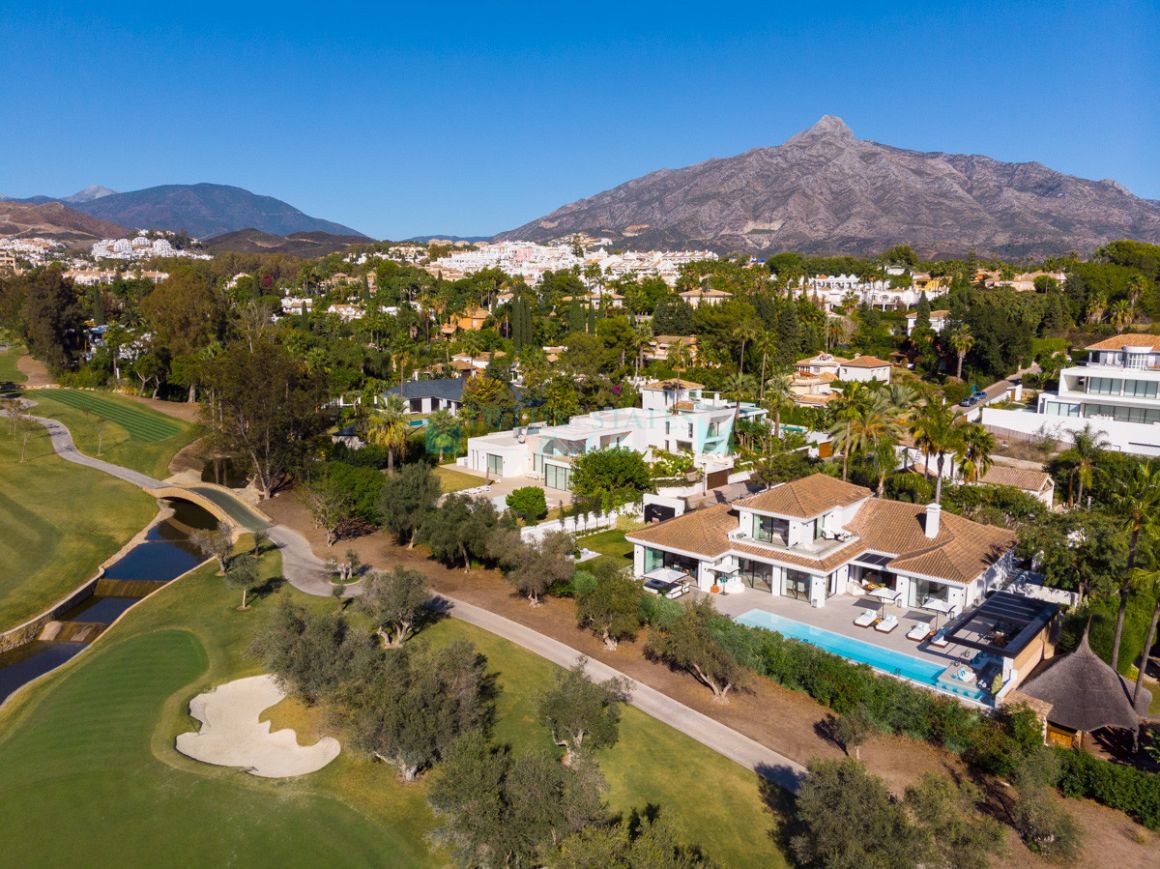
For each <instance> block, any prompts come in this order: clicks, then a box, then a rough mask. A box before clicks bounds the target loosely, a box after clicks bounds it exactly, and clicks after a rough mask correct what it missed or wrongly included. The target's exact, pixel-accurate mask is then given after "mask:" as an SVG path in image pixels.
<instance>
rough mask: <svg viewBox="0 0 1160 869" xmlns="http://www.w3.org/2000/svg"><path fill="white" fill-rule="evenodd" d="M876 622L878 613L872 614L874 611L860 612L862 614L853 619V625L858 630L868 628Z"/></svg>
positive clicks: (865, 610)
mask: <svg viewBox="0 0 1160 869" xmlns="http://www.w3.org/2000/svg"><path fill="white" fill-rule="evenodd" d="M876 621H878V613H876V612H874V610H868V609H864V610H862V614H861V615H859V616H858V617H857V618H856V619H854V624H856V625H857V626H858V627H860V628H868V627H870V626H871V625H872V624H874V622H876Z"/></svg>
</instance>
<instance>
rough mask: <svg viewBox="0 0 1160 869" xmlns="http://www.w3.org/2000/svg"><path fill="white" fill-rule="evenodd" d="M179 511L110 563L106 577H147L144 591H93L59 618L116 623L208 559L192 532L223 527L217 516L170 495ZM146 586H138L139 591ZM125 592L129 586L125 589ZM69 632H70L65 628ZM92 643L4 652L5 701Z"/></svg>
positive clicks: (0, 694) (0, 672) (42, 644)
mask: <svg viewBox="0 0 1160 869" xmlns="http://www.w3.org/2000/svg"><path fill="white" fill-rule="evenodd" d="M165 504H166V506H168V507H170V508H172V509H173V515H171V516H169V517H168V518H166V519H164V520H162V521H161V522H158V523H157V524H156V525H154V526H153V527H152V528H150V529H149V531H148V532H147V533H146V535H145V540H144V541H143V542H141V543H139V544H137V545H136V546H134V547H133V548H132V549H130V550H129V551H128V552H126V553H125V554H124V555H123V556H122V557H121V558H119V559H117V561H115V562H113V564H111V565H109V567H108V569H107V570H106V571H105V573H104V575H103V576H102V577H101V578H102V579H108V580H130V581H132V580H136V581H140V580H145V581H146V582H147V583H148V585H146V586H145V588H144V589H143V594H141V595H139V596H136V597H132V596H127V595H125V594H120V595H102V594H93V595H92V596H90V597H88V598H86V599H85V600H83V601H81V602H80V603H79V604H77V605H76V606H75V607H73V608H72V609H70V610H68V611H67V612H65V613H63V614H62V615H61V616H59V617H58V618H57V619H56V620H57V621H59V622H65V623H68V622H73V623H84V624H91V625H98V626H100V628H99V629H98V630H97V631H94V632H92V633H91V636H93V637H95V636H96V635H97V633H99V630H101V629H104V628H105V627H107V626H108V625H111V624H112V623H113V622H115V621H116V620H117V619H118V618H120V617H121V616H122V615H123V614H124V613H125V611H126V610H128V609H129V607H131V606H133V604H135V603H137V601H139V600H141V598H142V597H143V596H144V595H147V594H150V593H151V592H152V591H155V590H156V589H158V588H160V587H161V586H163V585H164V584H165V583H167V582H169V581H170V580H173V579H176V578H177V577H179V576H181V575H182V574H183V573H185V572H187V571H189V570H192V569H193V568H194V567H196V566H197V565H198V564H200V563H201V562H202V561H204V560H205V558H204V557H203V556H202V555H201V553H199V552H198V551H197V547H195V546H194V545H193V544H192V543H191V542H190V536H191V535H192V534H193V533H194V531H197V530H199V529H206V530H208V529H210V528H216V527H217V519H216V518H215V517H214V516H213V515H212V514H211V513H209V512H208V511H207V510H204V509H203V508H201V507H199V506H197V505H196V504H193V503H190V502H189V501H182V500H178V499H166V501H165ZM138 589H140V586H138V587H137V589H135V590H138ZM122 590H123V589H122ZM62 635H64V636H67V635H68V634H67V632H62ZM86 645H88V643H85V642H57V641H44V640H35V641H33V642H31V643H27V644H25V645H23V646H20V647H19V648H16V649H12V650H11V651H8V652H4V653H0V702H3V701H4V699H5V698H7V697H8V696H9V695H10V694H11V693H12V692H13V691H15V690H16V689H17V688H19V687H20V686H21V685H24V684H26V683H28V682H31V681H32V680H33V679H35V678H37V677H38V676H42V675H44V674H45V673H48V672H50V671H52V670H55V669H56V668H57V667H59V666H60V665H61V664H63V663H64V662H65V661H67V660H69V659H70V658H72V657H73V656H74V655H76V654H78V653H79V652H80V651H82V650H83V649H84V648H85V646H86Z"/></svg>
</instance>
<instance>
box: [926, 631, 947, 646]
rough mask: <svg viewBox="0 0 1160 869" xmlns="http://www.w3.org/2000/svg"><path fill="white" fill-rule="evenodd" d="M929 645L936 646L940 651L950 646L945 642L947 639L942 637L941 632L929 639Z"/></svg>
mask: <svg viewBox="0 0 1160 869" xmlns="http://www.w3.org/2000/svg"><path fill="white" fill-rule="evenodd" d="M930 644H931V645H932V646H938V648H940V649H941V648H944V647H945V646H949V645H950V643H948V642H947V638H946V637H944V636H943V632H942V631H939V632H938V633H937V634H935V635H934V636H933V637H931V638H930Z"/></svg>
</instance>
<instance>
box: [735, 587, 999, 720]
mask: <svg viewBox="0 0 1160 869" xmlns="http://www.w3.org/2000/svg"><path fill="white" fill-rule="evenodd" d="M736 620H737V622H738V623H740V624H743V625H748V626H749V627H751V628H764V629H765V630H767V631H776V632H777V633H779V634H781V635H782V636H783V637H788V638H789V639H791V640H800V641H801V642H803V643H809V644H810V645H811V646H817V647H818V648H819V649H822V650H824V651H827V652H830V653H831V654H834V655H837V656H839V657H841V658H846V659H847V660H850V661H856V662H857V663H859V664H868V665H869V666H871V667H873V668H874V669H875V670H879V671H880V672H883V673H887V674H889V675H891V676H897V677H899V678H902V679H910V680H912V681H914V682H919V683H921V684H923V685H928V686H930V687H931V688H936V689H938V690H939V691H943V692H945V693H947V694H954V695H956V696H958V697H965V698H967V699H968V700H975V701H977V702H980V703H983V702H986V697H987V695H986V694H985V693H984V692H982V691H980V690H978V689H977V688H970V687H967V686H966V685H962V686H959V685H951V684H948V683H947V682H945V681H941V680H940V679H939V676H940V675H941V674H942V672H943V670H945V669H946V666H947V665H946V664H936V663H934V662H931V661H924V660H922V659H921V658H915V657H914V656H913V655H904V654H903V653H902V652H896V651H894V650H893V649H885V648H883V647H882V646H875V645H873V644H871V643H866V642H863V641H862V640H855V639H854V638H853V637H846V636H843V635H842V634H836V633H834V632H833V631H827V630H824V629H823V628H815V627H814V626H813V625H807V624H805V623H803V622H798V621H794V620H793V619H787V618H785V617H784V616H779V615H775V614H774V613H771V612H766V611H765V610H749V612H747V613H743V614H742V615H740V616H738V617H737V619H736Z"/></svg>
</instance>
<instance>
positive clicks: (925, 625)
mask: <svg viewBox="0 0 1160 869" xmlns="http://www.w3.org/2000/svg"><path fill="white" fill-rule="evenodd" d="M929 636H930V622H915V623H914V627H912V628H911V629H910V630H909V631H907V632H906V639H908V640H914V641H915V642H916V643H921V642H922V641H923V640H925V639H926V638H927V637H929Z"/></svg>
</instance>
